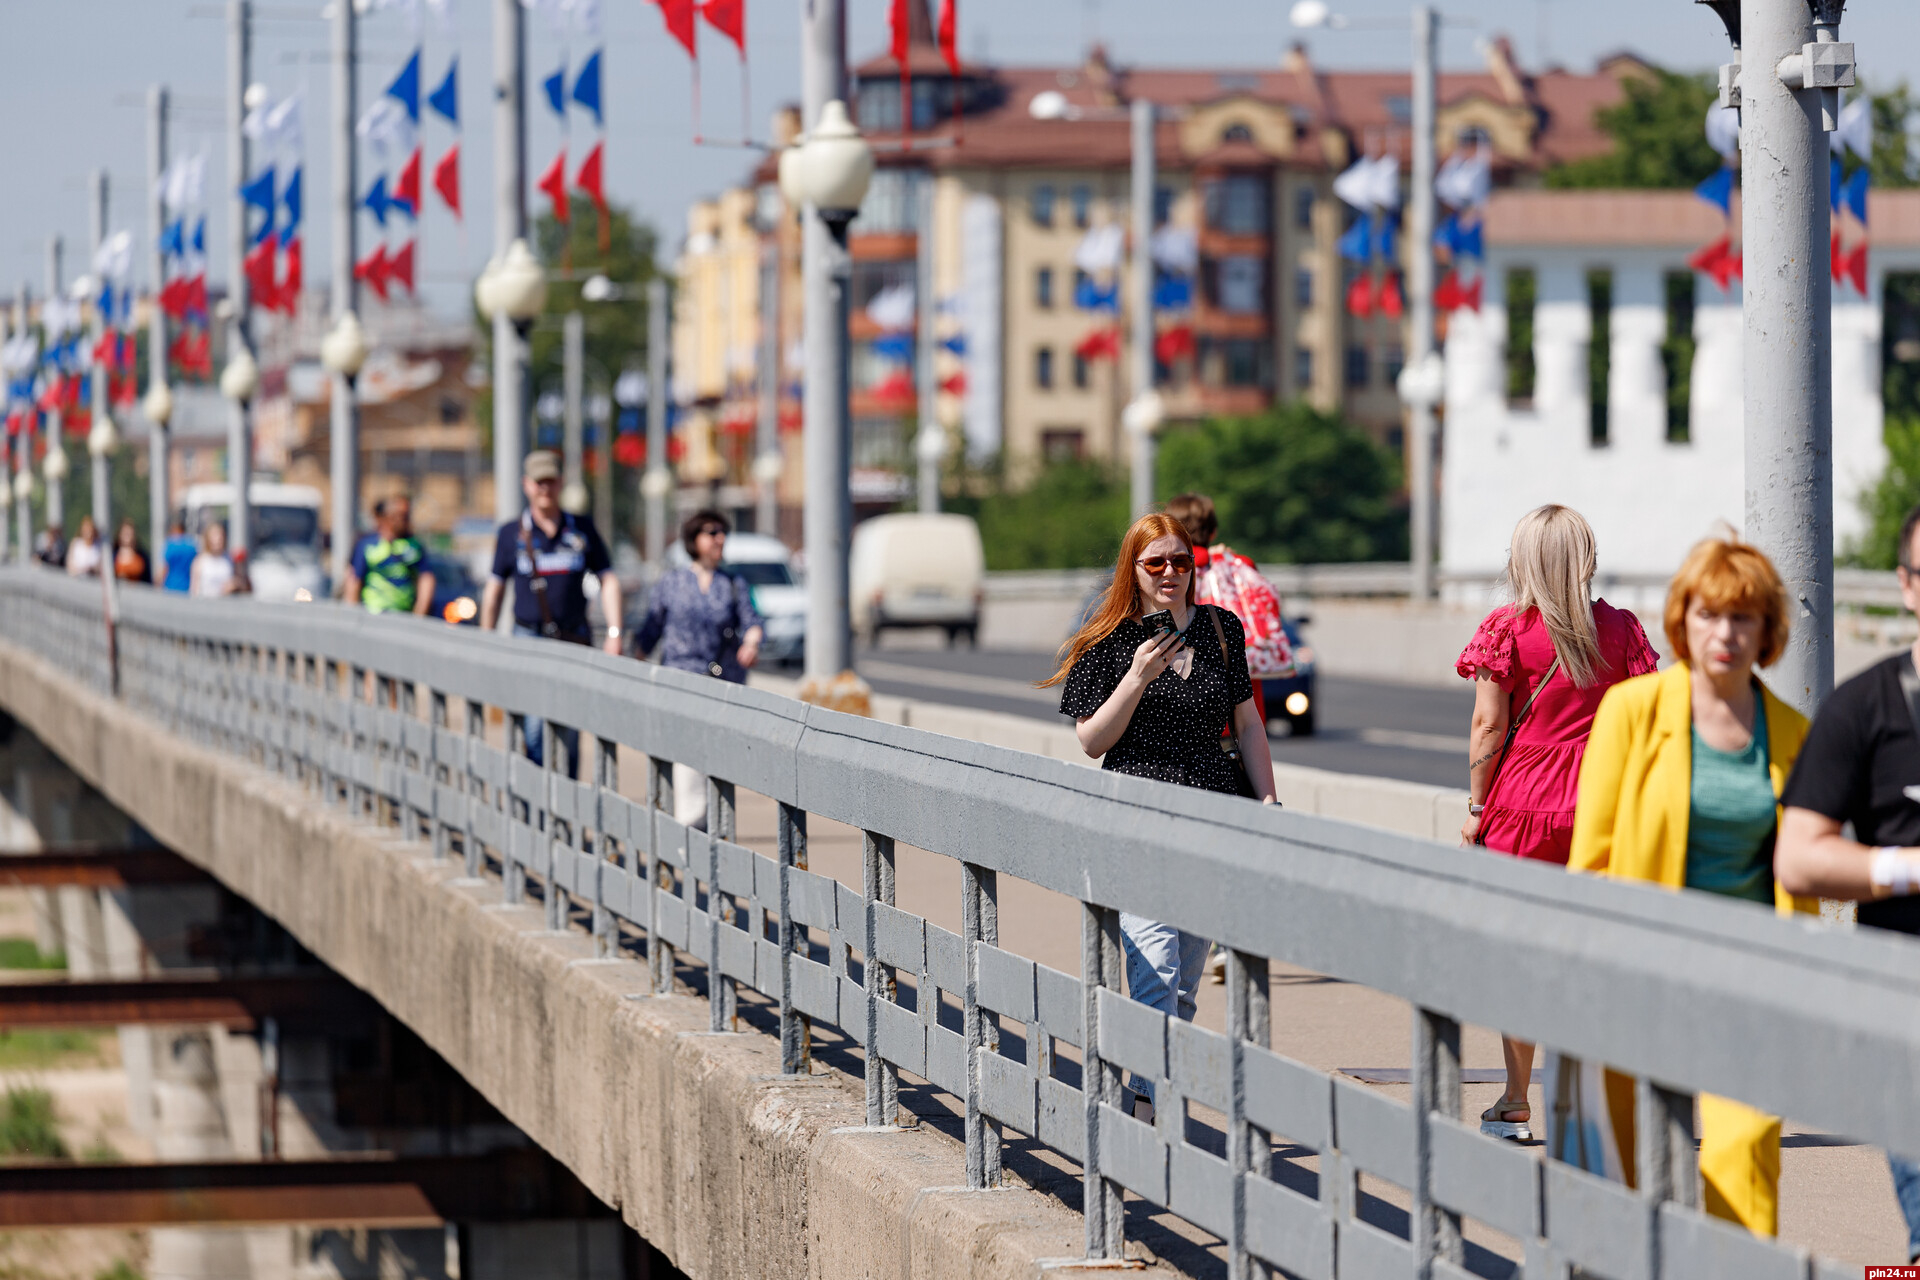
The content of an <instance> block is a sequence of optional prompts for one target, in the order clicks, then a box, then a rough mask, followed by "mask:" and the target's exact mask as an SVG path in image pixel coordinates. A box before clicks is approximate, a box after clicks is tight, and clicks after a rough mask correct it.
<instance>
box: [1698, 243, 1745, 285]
mask: <svg viewBox="0 0 1920 1280" xmlns="http://www.w3.org/2000/svg"><path fill="white" fill-rule="evenodd" d="M1687 265H1688V266H1689V267H1692V268H1693V269H1694V270H1695V271H1701V272H1705V273H1706V274H1707V275H1710V276H1712V277H1713V282H1714V283H1715V284H1717V285H1719V286H1720V292H1722V293H1725V292H1726V291H1727V286H1728V285H1729V284H1731V283H1732V281H1733V280H1734V278H1735V277H1737V276H1738V275H1739V274H1740V255H1738V254H1736V253H1734V252H1733V240H1732V237H1730V236H1721V237H1720V238H1719V239H1718V240H1715V241H1714V242H1713V243H1712V244H1710V245H1708V246H1707V247H1706V248H1704V249H1702V250H1700V252H1698V253H1696V254H1694V255H1693V256H1692V257H1691V258H1688V259H1687Z"/></svg>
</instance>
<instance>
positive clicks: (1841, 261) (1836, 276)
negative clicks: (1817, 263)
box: [1827, 227, 1847, 284]
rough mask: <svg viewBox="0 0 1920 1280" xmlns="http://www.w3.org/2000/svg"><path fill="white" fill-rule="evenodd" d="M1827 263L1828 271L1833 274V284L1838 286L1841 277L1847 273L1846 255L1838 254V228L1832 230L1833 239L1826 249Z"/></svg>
mask: <svg viewBox="0 0 1920 1280" xmlns="http://www.w3.org/2000/svg"><path fill="white" fill-rule="evenodd" d="M1827 262H1828V263H1829V269H1830V270H1831V271H1832V272H1833V282H1834V283H1835V284H1839V283H1840V279H1841V277H1843V276H1844V275H1846V273H1847V259H1846V255H1845V254H1843V253H1841V252H1840V228H1838V227H1835V228H1834V229H1833V238H1832V240H1831V242H1830V243H1829V245H1828V247H1827Z"/></svg>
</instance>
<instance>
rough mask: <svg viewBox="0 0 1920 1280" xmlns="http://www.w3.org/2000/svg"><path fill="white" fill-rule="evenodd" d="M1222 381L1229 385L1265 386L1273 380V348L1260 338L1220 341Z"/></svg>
mask: <svg viewBox="0 0 1920 1280" xmlns="http://www.w3.org/2000/svg"><path fill="white" fill-rule="evenodd" d="M1220 381H1221V383H1222V384H1223V385H1225V386H1229V387H1265V386H1268V385H1270V384H1271V383H1272V382H1273V363H1272V350H1271V348H1269V347H1268V345H1267V344H1266V343H1265V342H1264V341H1262V340H1261V339H1259V338H1227V339H1224V340H1222V341H1221V343H1220Z"/></svg>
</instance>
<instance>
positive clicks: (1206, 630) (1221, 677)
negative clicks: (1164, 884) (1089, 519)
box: [1043, 512, 1274, 1116]
mask: <svg viewBox="0 0 1920 1280" xmlns="http://www.w3.org/2000/svg"><path fill="white" fill-rule="evenodd" d="M1193 560H1194V556H1193V543H1192V541H1191V539H1190V538H1189V536H1188V534H1187V531H1186V528H1185V526H1183V525H1182V524H1181V523H1180V522H1179V521H1178V520H1175V519H1174V518H1173V517H1172V516H1169V515H1164V514H1160V513H1157V512H1156V513H1155V514H1152V515H1146V516H1142V517H1140V519H1138V520H1136V521H1135V522H1134V524H1133V527H1132V528H1130V529H1128V530H1127V536H1126V537H1125V538H1124V539H1122V540H1121V543H1120V558H1119V561H1118V563H1117V564H1115V566H1114V571H1113V584H1112V585H1111V586H1109V587H1108V588H1107V594H1106V595H1105V597H1104V598H1102V600H1101V602H1100V604H1099V606H1098V607H1097V608H1096V609H1095V610H1094V611H1093V616H1092V617H1091V618H1090V619H1089V620H1088V621H1087V624H1086V625H1085V626H1083V627H1082V628H1081V629H1080V631H1079V633H1078V634H1077V635H1075V636H1074V637H1073V639H1071V640H1069V641H1068V642H1067V645H1066V647H1065V648H1064V649H1063V650H1061V661H1060V668H1059V670H1057V671H1055V672H1054V673H1053V675H1052V677H1050V678H1049V679H1047V680H1046V681H1044V682H1043V685H1055V684H1061V683H1064V684H1065V685H1066V689H1065V690H1064V692H1063V694H1062V696H1061V699H1060V711H1061V714H1063V715H1069V716H1072V717H1073V718H1074V722H1075V725H1076V729H1075V732H1076V733H1077V735H1078V736H1079V739H1080V746H1081V748H1082V749H1083V750H1084V751H1085V752H1086V753H1087V754H1088V755H1090V756H1104V757H1105V759H1104V760H1103V761H1102V762H1101V766H1100V767H1101V768H1103V769H1108V770H1111V771H1112V772H1114V773H1126V774H1132V775H1134V776H1135V777H1141V778H1157V779H1159V780H1160V781H1162V782H1175V783H1179V784H1181V785H1182V786H1189V787H1199V788H1201V789H1203V790H1207V791H1221V792H1225V793H1227V794H1229V795H1239V794H1241V791H1240V779H1239V773H1238V770H1237V768H1236V767H1235V765H1234V763H1233V761H1232V759H1231V758H1229V757H1228V756H1227V755H1226V753H1225V752H1223V751H1222V750H1221V729H1222V728H1224V727H1226V726H1227V725H1229V724H1231V725H1232V730H1233V737H1234V739H1235V740H1236V741H1237V742H1238V744H1239V747H1240V757H1241V759H1242V760H1243V761H1244V762H1245V765H1246V769H1247V775H1248V778H1249V779H1250V781H1251V782H1252V784H1253V790H1254V793H1255V794H1256V795H1257V796H1258V797H1259V799H1260V801H1261V803H1263V804H1271V803H1272V802H1273V798H1274V795H1273V760H1272V757H1271V756H1270V755H1269V754H1268V751H1267V728H1266V725H1265V724H1263V723H1262V722H1261V719H1260V713H1259V712H1258V711H1257V710H1256V709H1255V707H1254V701H1253V680H1252V678H1251V677H1250V676H1249V675H1248V674H1247V649H1246V638H1245V633H1244V632H1243V630H1242V628H1241V626H1240V620H1239V619H1238V618H1236V617H1234V616H1233V614H1231V613H1229V612H1227V611H1226V610H1224V609H1219V608H1216V607H1215V606H1213V605H1202V606H1197V607H1196V606H1195V604H1194V602H1193V595H1194V586H1193ZM1162 614H1164V615H1170V619H1168V620H1169V621H1170V623H1171V628H1172V629H1171V630H1170V631H1166V630H1160V629H1155V628H1152V627H1150V626H1149V625H1148V622H1147V621H1146V620H1147V619H1149V618H1152V617H1154V616H1155V615H1162ZM1216 623H1217V624H1218V628H1217V629H1216V626H1215V624H1216ZM1223 641H1224V643H1223ZM1120 933H1121V942H1122V946H1123V948H1124V950H1125V951H1126V956H1127V990H1128V994H1130V995H1131V996H1132V997H1133V998H1134V999H1135V1000H1138V1001H1140V1002H1141V1003H1143V1004H1148V1005H1152V1006H1153V1007H1154V1008H1156V1009H1159V1010H1160V1011H1161V1012H1162V1013H1165V1014H1168V1015H1169V1016H1174V1017H1179V1018H1182V1019H1185V1020H1187V1021H1189V1022H1190V1021H1192V1020H1193V1014H1194V1007H1195V995H1196V992H1197V991H1198V990H1199V986H1200V977H1201V974H1202V972H1203V970H1204V968H1205V965H1206V960H1207V941H1206V939H1204V938H1196V937H1194V936H1193V935H1191V934H1187V933H1183V932H1181V931H1180V930H1178V929H1175V928H1172V927H1171V926H1169V925H1164V924H1159V923H1157V922H1155V921H1151V920H1146V919H1142V918H1141V917H1138V916H1133V915H1128V914H1126V913H1124V912H1123V913H1122V914H1121V916H1120ZM1131 1088H1132V1089H1133V1091H1134V1094H1135V1097H1136V1098H1137V1100H1138V1102H1137V1105H1136V1108H1135V1113H1136V1114H1144V1115H1149V1116H1150V1115H1151V1114H1152V1109H1153V1092H1152V1086H1151V1085H1150V1084H1148V1083H1147V1082H1146V1081H1144V1080H1138V1079H1136V1080H1134V1081H1132V1082H1131Z"/></svg>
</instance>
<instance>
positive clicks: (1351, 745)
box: [855, 644, 1473, 787]
mask: <svg viewBox="0 0 1920 1280" xmlns="http://www.w3.org/2000/svg"><path fill="white" fill-rule="evenodd" d="M855 664H856V665H857V666H858V668H859V670H860V674H861V675H862V676H863V677H865V679H866V681H867V683H868V684H870V685H872V686H873V688H874V690H875V692H878V693H888V694H894V695H897V696H901V697H909V698H918V699H921V700H923V701H927V702H945V703H951V704H953V705H957V706H963V707H976V708H979V709H981V710H985V711H1002V712H1007V713H1009V714H1012V715H1020V716H1030V717H1033V718H1035V719H1040V720H1056V719H1057V718H1058V717H1059V715H1060V710H1059V707H1060V691H1059V690H1058V689H1057V688H1054V689H1036V688H1034V687H1033V683H1034V681H1036V680H1043V679H1045V678H1046V677H1047V676H1048V675H1049V674H1051V673H1052V671H1053V661H1052V659H1051V658H1050V657H1049V656H1048V655H1046V654H1042V653H1025V652H1011V651H994V650H973V649H962V648H955V649H924V648H912V649H908V648H904V647H896V646H894V645H892V644H889V645H888V646H887V647H886V648H884V649H880V650H873V649H862V650H861V651H860V652H859V653H858V654H857V655H856V659H855ZM1318 700H1319V703H1320V711H1319V715H1318V731H1317V732H1315V733H1314V734H1312V735H1311V736H1309V737H1302V738H1291V737H1288V736H1286V733H1285V731H1284V730H1281V731H1280V732H1279V733H1277V734H1275V735H1274V736H1273V737H1272V739H1271V742H1272V747H1273V758H1274V759H1275V760H1280V761H1285V762H1286V763H1288V764H1300V765H1307V766H1309V767H1311V768H1315V769H1332V770H1335V771H1337V772H1340V773H1361V774H1370V775H1372V776H1374V777H1382V778H1399V779H1402V780H1404V781H1407V782H1426V783H1432V784H1434V785H1437V786H1449V787H1464V786H1465V785H1466V777H1467V720H1468V717H1469V716H1470V715H1471V714H1472V711H1473V691H1472V689H1471V688H1470V687H1468V685H1467V684H1466V682H1465V681H1462V682H1461V684H1460V686H1459V687H1458V688H1454V689H1447V688H1440V689H1435V688H1429V687H1425V686H1420V685H1402V684H1392V683H1388V682H1385V681H1377V680H1354V679H1339V678H1335V677H1331V676H1321V677H1320V680H1319V690H1318Z"/></svg>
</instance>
